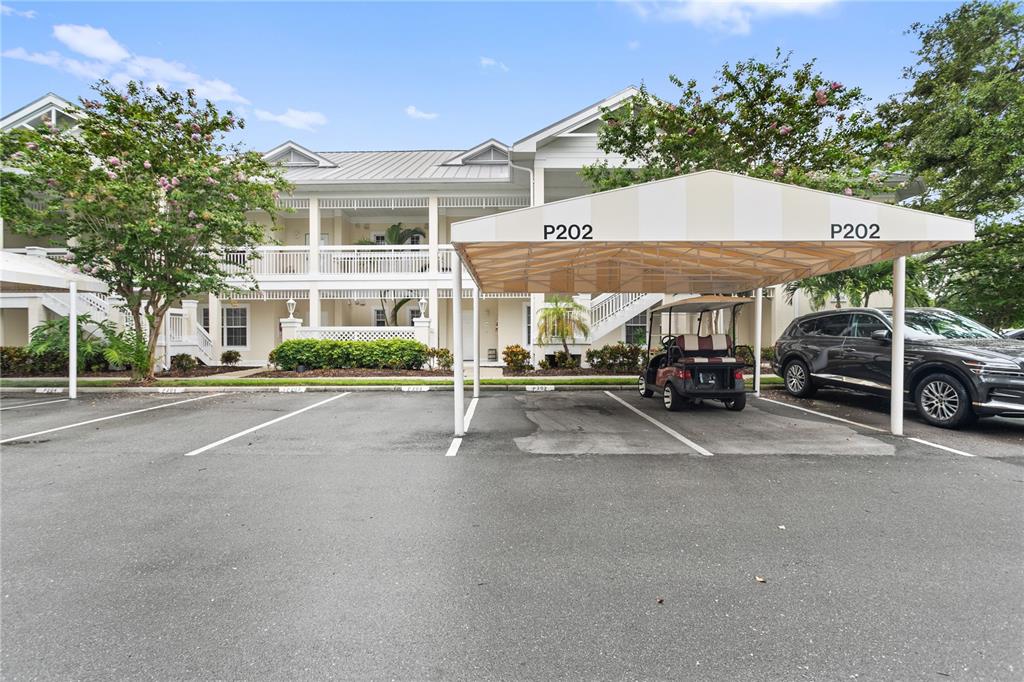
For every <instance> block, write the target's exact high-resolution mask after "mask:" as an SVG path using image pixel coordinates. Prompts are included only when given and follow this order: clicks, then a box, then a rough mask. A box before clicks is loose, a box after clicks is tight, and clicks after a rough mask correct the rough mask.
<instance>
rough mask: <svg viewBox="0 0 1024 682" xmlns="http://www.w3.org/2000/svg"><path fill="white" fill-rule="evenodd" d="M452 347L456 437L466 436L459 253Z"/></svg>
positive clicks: (454, 255)
mask: <svg viewBox="0 0 1024 682" xmlns="http://www.w3.org/2000/svg"><path fill="white" fill-rule="evenodd" d="M452 337H453V338H452V347H453V349H454V351H455V363H454V370H453V372H452V374H453V377H452V378H453V379H454V380H455V385H454V386H452V390H453V392H454V393H455V435H456V436H464V435H465V434H466V426H465V422H464V419H465V417H463V414H464V413H465V396H463V395H462V393H463V391H464V390H465V380H464V376H465V367H463V362H464V360H463V358H462V259H461V258H460V257H459V252H458V251H455V252H453V253H452Z"/></svg>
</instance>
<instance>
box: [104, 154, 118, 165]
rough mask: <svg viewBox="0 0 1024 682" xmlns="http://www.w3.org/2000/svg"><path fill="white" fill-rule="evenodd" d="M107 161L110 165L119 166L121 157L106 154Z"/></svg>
mask: <svg viewBox="0 0 1024 682" xmlns="http://www.w3.org/2000/svg"><path fill="white" fill-rule="evenodd" d="M107 163H109V164H110V165H111V166H120V165H121V159H119V158H117V157H116V156H108V157H107Z"/></svg>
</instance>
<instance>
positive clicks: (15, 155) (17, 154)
mask: <svg viewBox="0 0 1024 682" xmlns="http://www.w3.org/2000/svg"><path fill="white" fill-rule="evenodd" d="M24 156H25V153H24V152H14V153H13V154H11V158H12V159H15V160H20V159H22V158H24Z"/></svg>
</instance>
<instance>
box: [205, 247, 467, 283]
mask: <svg viewBox="0 0 1024 682" xmlns="http://www.w3.org/2000/svg"><path fill="white" fill-rule="evenodd" d="M452 253H453V250H452V247H451V246H449V245H444V246H439V247H438V249H437V256H436V262H432V260H433V259H432V258H431V253H430V248H429V247H428V246H426V245H421V244H417V245H401V246H383V245H382V246H321V247H320V248H319V249H311V248H310V247H309V246H261V247H258V248H256V249H252V250H247V251H227V252H226V253H225V260H226V261H227V262H228V263H229V264H230V266H232V267H231V268H229V269H234V270H236V271H237V272H239V273H241V271H242V269H243V268H244V267H246V266H248V268H249V270H250V271H251V272H252V274H253V276H255V277H256V278H257V279H275V280H287V279H324V280H334V279H358V280H365V279H388V280H395V279H433V278H438V277H447V276H448V275H449V274H450V273H451V265H452Z"/></svg>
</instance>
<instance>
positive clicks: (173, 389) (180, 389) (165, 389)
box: [156, 386, 185, 393]
mask: <svg viewBox="0 0 1024 682" xmlns="http://www.w3.org/2000/svg"><path fill="white" fill-rule="evenodd" d="M156 392H157V393H184V392H185V389H184V388H183V387H168V386H164V387H163V388H158V389H156Z"/></svg>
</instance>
